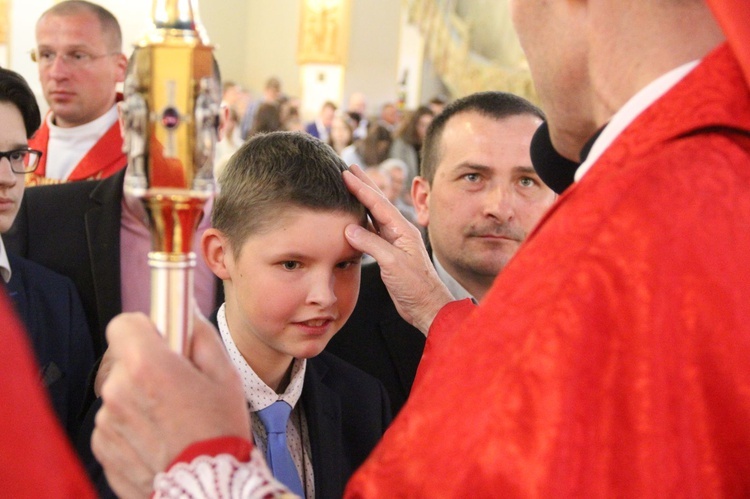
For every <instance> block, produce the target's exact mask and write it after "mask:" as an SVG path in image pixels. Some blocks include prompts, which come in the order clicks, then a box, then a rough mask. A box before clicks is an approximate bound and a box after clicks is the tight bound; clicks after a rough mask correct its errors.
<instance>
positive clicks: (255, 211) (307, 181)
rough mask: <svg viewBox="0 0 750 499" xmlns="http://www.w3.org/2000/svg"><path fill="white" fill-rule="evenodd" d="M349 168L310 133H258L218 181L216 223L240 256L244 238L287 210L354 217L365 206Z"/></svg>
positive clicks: (270, 224)
mask: <svg viewBox="0 0 750 499" xmlns="http://www.w3.org/2000/svg"><path fill="white" fill-rule="evenodd" d="M344 170H346V164H345V163H344V162H343V161H342V160H341V158H339V157H338V156H337V155H336V153H335V152H334V151H333V149H331V148H330V147H328V146H327V145H326V144H324V143H323V142H321V141H320V140H318V139H316V138H315V137H312V136H310V135H308V134H306V133H300V132H273V133H267V134H261V135H256V136H255V137H253V138H251V139H250V140H248V141H247V142H246V143H245V144H244V145H243V146H242V147H240V149H239V150H238V151H237V152H236V153H235V154H234V156H232V158H231V159H230V160H229V163H227V166H226V167H225V168H224V170H223V171H222V173H221V176H220V177H219V185H220V187H221V188H220V190H219V194H218V195H217V196H216V201H215V202H214V208H213V213H212V216H211V221H212V223H213V226H214V227H215V228H217V229H219V230H220V231H222V232H223V233H224V234H225V235H226V236H227V238H228V239H229V242H230V244H231V245H232V251H233V252H234V254H235V256H236V257H238V256H239V254H240V250H241V248H242V245H243V243H244V242H245V240H246V239H247V238H248V237H249V236H250V235H252V234H257V233H259V232H262V231H264V230H268V228H270V227H273V223H274V221H276V220H278V219H279V217H280V216H281V211H282V210H283V209H284V208H288V207H298V208H307V209H311V210H315V211H336V212H341V213H351V214H354V215H355V216H356V217H357V218H358V219H359V220H360V223H361V224H363V225H364V223H365V220H366V218H365V208H364V206H363V205H362V204H361V203H360V202H359V201H358V200H357V198H355V197H354V196H353V195H352V194H351V193H350V192H349V190H348V189H347V188H346V185H345V184H344V180H343V178H342V177H341V174H342V172H343V171H344Z"/></svg>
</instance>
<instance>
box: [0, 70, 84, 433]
mask: <svg viewBox="0 0 750 499" xmlns="http://www.w3.org/2000/svg"><path fill="white" fill-rule="evenodd" d="M0 122H2V123H3V127H2V129H0V150H2V151H1V152H0V234H2V233H4V232H6V231H7V230H8V228H10V226H11V225H12V223H13V220H14V218H15V217H16V214H17V213H18V209H19V205H20V204H21V199H22V198H23V193H24V185H25V182H24V176H25V175H26V174H27V173H30V172H33V171H34V169H35V168H36V166H37V165H38V162H39V157H40V156H41V154H40V153H39V152H38V151H35V150H32V149H29V147H28V145H27V142H26V141H27V139H28V138H29V137H31V135H33V134H34V131H35V130H36V129H37V128H38V127H39V122H40V117H39V108H38V107H37V104H36V99H35V97H34V94H33V93H32V92H31V89H29V87H28V85H27V84H26V82H25V81H24V80H23V78H21V76H19V75H18V74H16V73H13V72H12V71H8V70H5V69H0ZM5 163H7V165H6V164H5ZM0 276H1V277H2V278H0V283H1V284H0V286H3V287H5V288H6V289H7V291H8V294H9V295H10V297H11V298H12V300H13V301H14V302H15V306H16V310H17V312H18V314H19V316H20V318H21V319H22V320H23V322H24V323H25V326H26V331H27V333H28V337H29V339H30V340H31V344H32V346H33V348H34V353H35V354H36V359H37V361H38V363H39V366H40V376H41V379H42V382H43V383H44V385H45V387H46V388H47V391H48V393H49V395H50V397H51V399H52V405H53V407H54V409H55V412H56V413H57V416H58V418H59V419H60V421H61V423H62V424H63V426H64V427H65V429H66V431H67V433H68V436H69V437H70V438H75V436H76V433H77V432H78V426H79V420H80V411H81V407H82V403H83V397H84V393H85V389H86V379H87V377H88V375H89V371H90V370H91V366H92V364H93V362H94V358H93V351H92V348H91V339H90V337H89V332H88V328H87V327H86V320H85V318H84V314H83V309H82V307H81V302H80V299H79V298H78V295H77V294H76V291H75V287H74V286H73V283H71V282H70V280H69V279H66V278H64V277H62V276H60V275H57V274H55V273H54V272H52V271H50V270H47V269H45V268H44V267H41V266H39V265H36V264H34V263H33V262H29V261H27V260H24V259H23V258H19V257H17V256H15V255H12V254H9V253H8V252H6V251H5V246H4V243H3V239H2V237H0Z"/></svg>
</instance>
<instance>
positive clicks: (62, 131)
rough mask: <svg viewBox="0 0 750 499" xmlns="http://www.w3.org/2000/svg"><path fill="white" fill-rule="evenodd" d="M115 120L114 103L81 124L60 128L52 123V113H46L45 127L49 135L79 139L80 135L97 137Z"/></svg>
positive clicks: (115, 109)
mask: <svg viewBox="0 0 750 499" xmlns="http://www.w3.org/2000/svg"><path fill="white" fill-rule="evenodd" d="M116 122H117V104H116V103H115V104H114V105H113V106H112V107H111V108H109V110H108V111H107V112H106V113H104V114H102V115H101V116H99V117H98V118H96V119H95V120H94V121H89V122H88V123H84V124H83V125H78V126H74V127H68V128H62V127H59V126H57V125H55V124H54V123H53V119H52V113H49V114H47V127H49V133H50V135H51V136H55V137H56V138H61V139H70V138H74V139H79V138H81V137H89V136H94V137H95V138H99V137H101V136H102V135H104V134H105V133H106V132H107V130H109V129H110V128H111V127H112V125H114V124H115V123H116Z"/></svg>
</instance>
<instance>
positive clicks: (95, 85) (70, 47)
mask: <svg viewBox="0 0 750 499" xmlns="http://www.w3.org/2000/svg"><path fill="white" fill-rule="evenodd" d="M36 42H37V47H36V48H35V49H34V50H33V51H32V52H31V56H32V59H33V60H34V61H36V62H37V64H38V65H39V79H40V81H41V83H42V89H43V91H44V98H45V99H46V101H47V103H48V104H49V107H50V112H49V113H47V116H46V117H45V119H44V122H43V123H42V126H41V128H40V129H39V131H38V132H37V134H36V135H35V136H34V138H33V139H32V140H30V142H29V144H30V146H31V147H33V148H35V149H39V150H40V151H42V152H43V153H44V154H43V155H42V158H41V161H40V163H39V166H38V167H37V169H36V171H35V172H34V173H32V174H30V175H27V178H26V185H29V186H32V185H40V184H54V183H60V182H72V181H77V180H94V179H100V178H105V177H109V176H110V175H112V174H114V173H115V172H117V171H118V170H120V169H122V168H123V167H125V165H126V163H127V159H126V157H125V155H124V154H123V152H122V135H121V133H120V125H119V123H118V120H117V106H116V102H117V100H118V98H119V97H118V94H117V92H116V90H115V86H116V85H117V83H118V82H122V81H123V80H124V78H125V69H126V68H127V58H126V57H125V55H124V54H123V53H122V33H121V30H120V25H119V23H118V22H117V19H115V17H114V16H113V15H112V13H111V12H109V11H108V10H106V9H104V8H103V7H101V6H99V5H96V4H93V3H90V2H87V1H84V0H68V1H65V2H60V3H58V4H56V5H55V6H53V7H51V8H50V9H48V10H47V11H46V12H44V14H42V16H41V17H40V18H39V21H38V22H37V25H36Z"/></svg>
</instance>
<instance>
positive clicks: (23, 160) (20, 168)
mask: <svg viewBox="0 0 750 499" xmlns="http://www.w3.org/2000/svg"><path fill="white" fill-rule="evenodd" d="M41 157H42V151H37V150H36V149H29V148H28V147H26V148H23V149H13V150H12V151H0V159H2V158H8V162H9V163H10V169H11V170H13V173H31V172H33V171H34V170H36V167H37V166H38V165H39V158H41Z"/></svg>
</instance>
